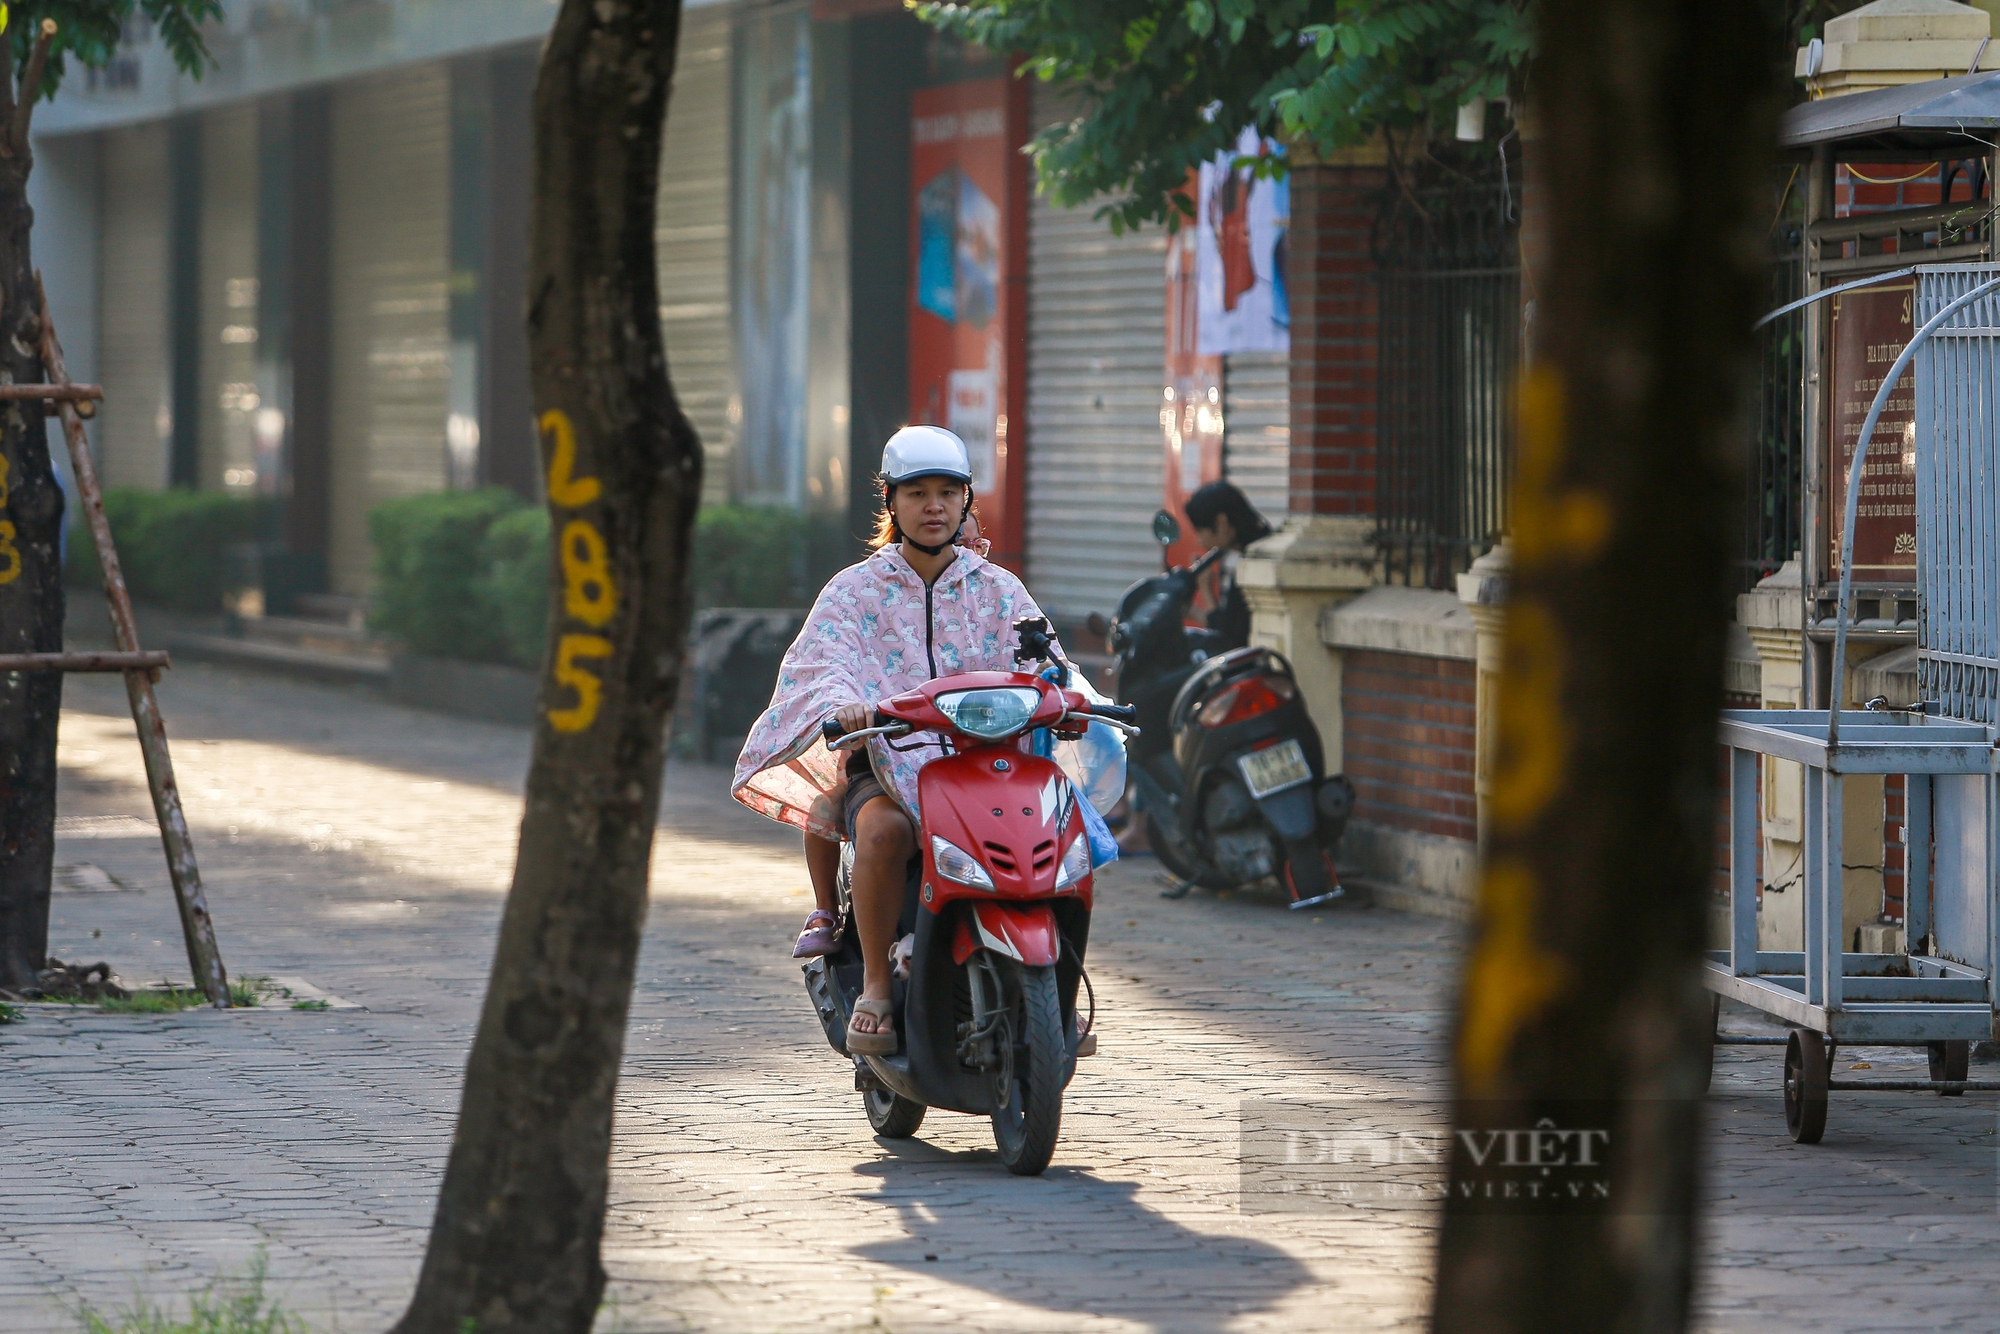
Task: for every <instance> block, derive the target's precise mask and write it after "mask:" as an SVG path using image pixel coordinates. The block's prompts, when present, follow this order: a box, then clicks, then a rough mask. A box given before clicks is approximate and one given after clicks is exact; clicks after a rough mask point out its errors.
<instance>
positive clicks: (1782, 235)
mask: <svg viewBox="0 0 2000 1334" xmlns="http://www.w3.org/2000/svg"><path fill="white" fill-rule="evenodd" d="M1769 275H1770V282H1769V286H1768V287H1767V289H1766V291H1765V293H1764V295H1765V309H1766V310H1773V309H1776V308H1777V307H1779V306H1782V305H1784V304H1785V303H1786V302H1787V301H1793V300H1796V299H1798V297H1800V296H1801V295H1803V293H1804V283H1805V261H1804V259H1803V258H1802V256H1801V253H1800V248H1799V226H1798V224H1797V223H1786V224H1785V225H1784V226H1783V227H1782V228H1780V229H1779V231H1778V233H1777V234H1776V235H1775V236H1774V237H1773V238H1772V255H1771V266H1770V270H1769ZM1810 313H1811V311H1810V308H1808V309H1806V310H1798V311H1794V312H1792V313H1791V314H1790V315H1785V316H1782V317H1780V318H1778V319H1775V320H1773V321H1771V323H1769V324H1767V325H1765V326H1764V327H1763V328H1762V329H1761V330H1759V331H1758V335H1757V337H1758V339H1759V347H1758V355H1759V358H1760V362H1759V367H1758V379H1757V418H1756V430H1757V435H1756V439H1755V440H1753V441H1752V442H1751V450H1750V458H1749V460H1748V461H1747V466H1746V468H1745V476H1744V484H1745V489H1744V504H1743V513H1742V518H1741V523H1740V525H1739V528H1738V534H1739V536H1738V538H1737V548H1736V558H1735V580H1736V587H1737V590H1738V591H1739V592H1748V591H1749V590H1750V589H1752V588H1754V587H1756V585H1757V581H1758V580H1759V579H1762V578H1764V576H1766V575H1768V574H1773V573H1775V572H1776V571H1777V569H1778V567H1779V566H1780V565H1782V564H1784V563H1785V562H1786V561H1788V560H1790V559H1791V558H1792V555H1793V553H1794V552H1796V551H1798V549H1799V539H1800V523H1801V522H1802V520H1803V518H1804V515H1803V513H1802V512H1801V509H1800V496H1799V489H1800V487H1801V486H1802V485H1803V484H1804V483H1803V471H1802V469H1803V464H1804V459H1805V442H1806V418H1805V330H1806V320H1807V318H1808V317H1809V315H1810Z"/></svg>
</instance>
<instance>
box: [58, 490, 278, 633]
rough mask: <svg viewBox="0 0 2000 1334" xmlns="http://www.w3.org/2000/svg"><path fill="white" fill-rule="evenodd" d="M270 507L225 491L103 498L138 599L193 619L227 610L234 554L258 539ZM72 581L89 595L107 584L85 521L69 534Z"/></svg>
mask: <svg viewBox="0 0 2000 1334" xmlns="http://www.w3.org/2000/svg"><path fill="white" fill-rule="evenodd" d="M269 506H270V502H269V501H267V500H253V499H251V498H250V497H247V496H232V495H228V494H226V493H224V492H221V491H190V490H186V489H176V490H172V491H141V490H138V489H136V488H132V487H116V488H114V489H112V490H110V491H107V492H105V493H104V517H105V518H106V519H107V520H109V521H110V524H111V540H112V541H113V542H115V543H117V544H118V564H119V567H120V568H121V569H123V570H124V572H125V586H126V587H127V588H129V589H130V590H131V591H132V596H133V597H135V598H138V599H140V600H141V601H145V602H158V603H164V604H165V605H167V606H169V607H174V608H176V609H178V610H181V611H192V612H207V611H217V610H219V609H220V608H221V605H222V582H223V578H224V575H225V573H226V568H227V566H226V560H227V551H228V548H229V547H230V546H232V545H233V544H236V543H239V542H254V541H256V540H257V538H258V536H259V535H260V532H261V530H262V529H264V528H265V527H266V526H267V525H266V521H267V520H268V518H269V517H270V509H269ZM69 578H70V582H72V583H74V584H78V585H81V586H84V587H89V588H96V587H98V586H100V585H101V584H102V583H103V579H104V575H103V572H102V571H101V570H100V569H99V567H98V563H97V547H96V544H95V543H93V542H92V541H91V540H90V530H89V528H88V527H86V526H85V525H84V524H83V523H82V522H80V521H79V522H75V523H73V524H72V525H71V527H70V532H69Z"/></svg>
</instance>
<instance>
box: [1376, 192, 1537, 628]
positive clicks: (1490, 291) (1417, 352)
mask: <svg viewBox="0 0 2000 1334" xmlns="http://www.w3.org/2000/svg"><path fill="white" fill-rule="evenodd" d="M1518 223H1519V216H1518V210H1517V208H1516V206H1515V200H1514V197H1513V194H1512V191H1511V190H1510V189H1509V188H1508V185H1507V182H1506V180H1505V179H1504V178H1502V179H1495V180H1490V181H1489V180H1472V181H1465V182H1461V183H1455V184H1452V185H1449V186H1442V187H1437V188H1433V189H1427V190H1417V191H1406V190H1395V191H1392V193H1391V195H1390V196H1389V198H1388V199H1387V201H1386V203H1385V205H1384V208H1383V211H1382V213H1381V215H1380V217H1379V218H1378V220H1377V223H1376V228H1375V238H1374V249H1375V262H1376V265H1377V271H1378V274H1379V284H1380V286H1379V289H1378V291H1379V296H1378V305H1377V337H1378V340H1379V343H1378V361H1377V365H1376V385H1377V388H1376V447H1375V470H1376V472H1375V513H1376V532H1377V542H1378V543H1379V545H1380V547H1381V551H1382V559H1383V570H1384V576H1385V578H1386V579H1387V580H1388V581H1389V582H1390V583H1400V584H1409V585H1414V586H1417V587H1428V588H1449V587H1451V583H1452V578H1453V576H1454V575H1457V574H1459V573H1460V572H1462V571H1464V570H1465V569H1466V568H1467V567H1468V566H1469V565H1471V563H1472V562H1473V561H1474V560H1476V559H1477V558H1478V557H1479V556H1481V555H1483V554H1484V553H1485V552H1486V551H1487V549H1488V548H1490V547H1491V546H1493V544H1494V543H1496V542H1498V541H1499V539H1500V534H1501V532H1502V531H1503V530H1504V529H1505V528H1506V526H1507V493H1508V484H1509V481H1510V479H1511V477H1512V475H1513V464H1514V422H1513V385H1514V378H1515V374H1516V371H1517V368H1518V367H1519V364H1520V347H1521V260H1520V246H1519V228H1518Z"/></svg>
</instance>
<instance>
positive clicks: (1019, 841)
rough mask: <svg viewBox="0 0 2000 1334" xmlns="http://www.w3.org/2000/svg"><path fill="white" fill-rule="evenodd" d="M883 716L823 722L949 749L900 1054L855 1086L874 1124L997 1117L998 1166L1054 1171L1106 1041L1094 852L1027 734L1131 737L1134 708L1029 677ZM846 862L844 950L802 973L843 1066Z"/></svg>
mask: <svg viewBox="0 0 2000 1334" xmlns="http://www.w3.org/2000/svg"><path fill="white" fill-rule="evenodd" d="M1017 629H1020V630H1021V631H1022V644H1023V646H1022V648H1021V649H1019V650H1017V651H1016V653H1015V659H1016V661H1018V662H1023V663H1029V662H1034V661H1037V660H1040V659H1043V658H1046V657H1047V656H1048V655H1049V653H1050V651H1051V650H1050V648H1049V642H1048V637H1047V629H1048V627H1047V624H1046V622H1024V623H1023V624H1022V626H1020V627H1017ZM876 716H877V718H878V719H879V720H880V721H879V723H878V725H877V726H874V727H870V728H865V729H862V730H860V731H855V732H849V733H846V734H845V735H843V734H842V731H841V728H840V726H839V724H838V723H837V722H835V721H833V720H832V719H829V720H828V721H827V723H826V724H825V727H824V729H823V730H824V735H825V737H826V740H827V744H828V745H834V744H836V743H838V744H839V745H840V746H842V747H845V746H850V745H857V744H859V743H860V742H861V741H862V740H864V739H865V738H867V737H870V736H876V735H880V736H885V737H891V738H899V737H904V736H908V735H910V734H911V733H913V732H920V731H921V732H933V733H936V734H937V735H938V736H939V737H940V738H942V739H943V743H944V746H945V749H946V751H947V752H948V753H947V754H945V755H944V756H942V757H941V758H939V759H936V760H933V761H932V762H931V763H929V764H927V765H925V766H924V768H923V771H922V774H921V775H920V776H919V779H918V784H917V794H918V803H919V805H920V806H921V808H922V812H923V821H922V825H923V827H922V828H921V829H919V830H918V833H917V844H918V848H919V850H920V851H919V855H918V856H917V857H916V858H913V859H912V860H911V862H910V877H909V883H908V888H907V890H906V893H905V898H904V904H903V912H902V918H901V920H900V922H899V924H898V926H897V928H896V936H897V939H898V940H899V941H900V940H903V939H905V938H906V937H910V936H912V935H914V948H913V949H912V951H911V953H910V955H909V958H908V977H907V978H906V979H905V978H899V979H898V980H897V981H896V982H895V984H894V1000H895V1006H896V1033H897V1036H898V1049H897V1051H896V1054H895V1055H893V1056H855V1057H852V1059H853V1061H854V1083H855V1087H856V1088H857V1089H858V1090H860V1091H861V1094H862V1100H863V1103H864V1105H865V1107H866V1110H867V1113H868V1123H869V1124H870V1125H871V1126H873V1127H874V1128H875V1131H876V1133H877V1134H879V1135H884V1136H888V1137H890V1138H903V1137H907V1136H909V1135H913V1134H915V1133H916V1132H917V1128H918V1127H919V1126H920V1125H922V1124H923V1119H924V1113H925V1112H926V1111H927V1110H928V1109H929V1108H932V1107H942V1108H945V1109H947V1110H949V1111H954V1112H964V1113H966V1114H968V1115H972V1116H988V1117H991V1118H992V1120H993V1138H994V1141H995V1143H996V1144H997V1145H998V1147H999V1151H1000V1160H1001V1162H1003V1163H1005V1164H1006V1166H1007V1170H1008V1171H1010V1172H1014V1173H1017V1174H1020V1175H1024V1176H1033V1175H1035V1174H1037V1173H1039V1172H1041V1171H1042V1169H1043V1168H1045V1167H1047V1166H1048V1165H1049V1159H1050V1157H1051V1156H1052V1155H1053V1154H1054V1152H1055V1147H1056V1137H1057V1134H1058V1133H1059V1131H1060V1129H1061V1125H1062V1095H1063V1090H1064V1089H1065V1088H1066V1087H1068V1085H1069V1081H1070V1078H1071V1076H1073V1075H1074V1074H1075V1073H1076V1062H1077V1060H1078V1058H1080V1057H1084V1056H1089V1055H1092V1054H1093V1053H1094V1052H1095V1051H1096V1050H1097V1038H1096V1035H1095V1034H1094V1033H1092V1032H1091V1031H1090V1023H1091V1017H1092V1016H1091V1011H1092V1010H1094V1009H1095V1005H1094V1003H1092V1004H1091V1005H1089V1006H1088V1007H1087V1008H1086V1011H1085V1014H1084V1016H1083V1018H1082V1019H1081V1020H1079V1018H1078V1014H1077V992H1078V990H1079V986H1080V985H1081V988H1082V989H1083V990H1084V992H1085V994H1086V996H1087V995H1088V992H1089V983H1088V980H1087V979H1085V978H1084V975H1083V958H1084V950H1085V948H1086V947H1087V946H1088V944H1089V941H1090V908H1091V861H1090V842H1089V839H1088V838H1087V837H1086V836H1085V833H1084V822H1083V819H1082V817H1081V815H1080V814H1079V812H1078V810H1077V801H1078V797H1077V794H1076V790H1075V788H1074V787H1073V786H1072V785H1071V783H1070V779H1069V776H1068V775H1067V774H1065V773H1064V772H1063V771H1062V769H1061V768H1060V767H1058V766H1057V765H1056V763H1055V762H1054V761H1053V760H1049V759H1044V758H1042V757H1040V756H1036V755H1032V754H1029V753H1028V752H1027V750H1026V749H1025V748H1024V747H1023V746H1022V744H1021V742H1022V738H1023V737H1025V736H1026V735H1027V734H1028V733H1030V732H1032V731H1033V730H1034V729H1036V728H1042V727H1046V728H1049V729H1051V730H1053V731H1054V732H1055V734H1056V735H1057V736H1058V737H1070V738H1074V737H1076V736H1078V735H1080V734H1081V732H1082V730H1083V729H1084V728H1086V727H1088V726H1089V724H1090V721H1091V720H1092V719H1102V720H1105V721H1108V722H1110V723H1112V724H1113V725H1114V726H1119V727H1122V728H1124V729H1125V730H1127V731H1132V730H1136V729H1133V728H1132V727H1131V726H1130V724H1131V719H1132V710H1130V709H1128V708H1124V707H1122V706H1118V705H1108V704H1099V705H1093V704H1091V703H1090V701H1089V700H1087V699H1086V698H1085V697H1084V696H1083V695H1081V694H1079V693H1078V692H1076V691H1073V690H1065V689H1062V688H1060V687H1059V686H1057V685H1055V684H1053V683H1051V682H1049V681H1047V680H1044V679H1042V678H1041V677H1038V676H1035V675H1033V674H1031V673H1029V672H1025V671H1022V672H966V673H962V674H960V675H957V676H946V677H940V678H938V679H937V680H934V681H930V682H927V683H925V685H924V686H923V687H922V688H920V689H917V690H913V691H910V692H908V693H906V694H902V695H898V696H896V697H894V698H893V699H890V700H887V701H885V702H884V703H883V704H881V705H880V706H879V708H878V710H877V714H876ZM852 864H853V850H852V848H851V847H843V849H842V856H841V870H840V880H839V885H840V916H841V927H842V930H841V947H840V949H839V950H838V951H836V952H835V953H833V954H829V955H825V956H823V957H821V958H817V959H811V960H808V961H807V963H806V964H805V979H806V991H807V993H808V994H809V995H810V996H811V998H812V1003H813V1008H814V1010H815V1011H817V1013H818V1015H819V1020H820V1024H821V1026H822V1027H823V1028H825V1030H826V1039H827V1041H828V1042H829V1043H830V1044H832V1046H833V1049H834V1050H835V1051H837V1052H839V1053H840V1054H841V1055H843V1056H849V1055H850V1053H849V1052H848V1050H847V1045H846V1036H847V1021H848V1017H849V1015H850V1014H851V1013H852V1011H853V1007H854V1002H855V999H856V998H857V997H858V996H859V995H860V994H861V974H862V963H861V958H862V956H861V948H860V943H859V939H858V937H859V935H860V932H859V931H858V930H856V929H855V928H854V926H853V922H852V908H851V904H850V902H849V897H848V882H849V872H850V868H851V867H852Z"/></svg>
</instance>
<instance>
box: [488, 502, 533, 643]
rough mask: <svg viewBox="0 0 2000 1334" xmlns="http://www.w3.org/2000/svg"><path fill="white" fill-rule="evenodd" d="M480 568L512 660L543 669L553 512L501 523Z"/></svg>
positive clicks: (526, 513) (511, 517)
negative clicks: (551, 516) (550, 525)
mask: <svg viewBox="0 0 2000 1334" xmlns="http://www.w3.org/2000/svg"><path fill="white" fill-rule="evenodd" d="M480 564H481V566H482V567H483V569H484V571H485V572H484V574H482V575H481V576H480V581H479V586H478V590H477V592H478V597H479V600H480V602H481V603H482V604H483V605H484V606H485V607H487V608H488V610H489V612H490V613H491V615H492V616H493V618H494V620H495V621H496V623H497V624H498V625H499V627H500V632H501V637H502V639H503V640H504V641H505V643H506V650H507V658H508V660H509V661H511V662H513V663H514V664H515V665H516V666H518V667H526V668H528V669H530V670H533V669H535V668H538V667H540V666H541V665H542V653H543V651H544V649H545V648H546V645H547V641H548V636H549V512H548V511H547V510H545V509H542V508H541V507H539V506H537V507H535V508H532V509H524V510H522V511H520V512H519V513H517V514H509V515H507V516H506V517H505V518H502V519H496V520H495V521H494V523H493V526H492V527H491V528H488V529H487V530H486V542H485V544H484V549H483V550H482V551H481V553H480Z"/></svg>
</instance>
